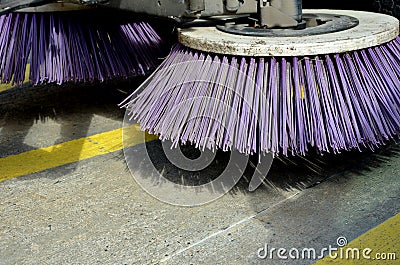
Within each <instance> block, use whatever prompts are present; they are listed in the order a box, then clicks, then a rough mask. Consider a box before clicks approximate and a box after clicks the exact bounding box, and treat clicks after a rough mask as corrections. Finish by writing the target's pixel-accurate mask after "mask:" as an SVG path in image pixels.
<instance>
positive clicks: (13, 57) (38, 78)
mask: <svg viewBox="0 0 400 265" xmlns="http://www.w3.org/2000/svg"><path fill="white" fill-rule="evenodd" d="M0 27H1V28H2V30H1V32H0V79H1V80H0V82H1V83H12V84H18V85H19V84H22V83H23V82H25V81H26V80H25V73H26V71H27V65H30V70H29V80H30V82H31V83H32V84H33V85H39V84H45V83H56V84H62V83H65V82H93V81H105V80H109V79H112V78H117V77H119V78H127V77H131V76H138V75H145V74H147V73H148V72H149V71H151V70H153V69H154V68H155V67H156V66H157V65H158V64H159V62H160V59H159V58H160V57H162V56H163V55H164V54H165V51H166V49H167V48H168V47H166V46H167V45H165V43H164V42H163V40H162V38H161V36H160V35H159V34H158V33H157V32H156V30H155V29H154V28H153V27H152V26H151V25H150V24H149V23H148V22H146V21H143V20H141V19H139V18H138V19H133V20H132V19H131V20H129V21H128V22H127V21H126V20H123V19H121V20H118V19H117V20H116V22H114V23H113V22H109V21H108V22H105V21H101V20H100V18H98V17H97V18H96V16H95V15H94V12H93V11H91V13H90V14H89V13H87V12H84V11H82V13H75V12H72V13H10V14H7V15H3V16H1V17H0Z"/></svg>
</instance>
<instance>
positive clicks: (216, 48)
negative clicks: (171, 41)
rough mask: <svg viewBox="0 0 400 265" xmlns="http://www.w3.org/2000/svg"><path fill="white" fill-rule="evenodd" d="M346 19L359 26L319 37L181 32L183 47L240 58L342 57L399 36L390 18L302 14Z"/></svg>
mask: <svg viewBox="0 0 400 265" xmlns="http://www.w3.org/2000/svg"><path fill="white" fill-rule="evenodd" d="M316 13H318V14H328V15H345V16H350V17H354V18H357V19H358V20H359V24H358V25H357V26H355V27H353V28H351V29H348V30H344V31H339V32H334V33H326V34H321V35H318V36H315V35H310V36H307V35H304V36H303V35H302V36H296V37H254V36H238V35H236V34H230V33H226V32H222V31H220V30H218V29H217V28H216V27H196V28H189V29H181V30H180V31H179V41H180V43H182V44H183V45H185V46H187V47H190V48H193V49H197V50H201V51H206V52H211V53H218V54H230V55H240V56H253V57H254V56H307V55H318V54H332V53H343V52H347V51H353V50H359V49H364V48H369V47H372V46H377V45H380V44H383V43H386V42H389V41H391V40H393V39H395V38H396V37H397V36H398V35H399V21H398V20H397V19H396V18H394V17H391V16H388V15H384V14H378V13H371V12H362V11H346V10H329V9H315V10H312V9H311V10H310V9H308V10H307V9H306V10H303V14H305V15H307V14H316Z"/></svg>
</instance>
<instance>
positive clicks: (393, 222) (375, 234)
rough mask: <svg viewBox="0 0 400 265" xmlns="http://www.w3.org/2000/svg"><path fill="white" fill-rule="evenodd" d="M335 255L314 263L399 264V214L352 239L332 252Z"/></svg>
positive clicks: (319, 264)
mask: <svg viewBox="0 0 400 265" xmlns="http://www.w3.org/2000/svg"><path fill="white" fill-rule="evenodd" d="M357 252H358V253H359V258H358V255H357ZM340 255H342V256H340ZM336 256H337V258H335V259H333V258H332V257H329V256H327V257H326V258H324V259H322V260H320V261H318V262H317V263H316V265H324V264H400V214H397V215H396V216H394V217H392V218H390V219H389V220H387V221H386V222H383V223H382V224H380V225H378V226H377V227H375V228H373V229H371V230H370V231H368V232H366V233H365V234H363V235H361V236H360V237H358V238H356V239H354V240H353V241H351V242H350V243H349V244H348V245H347V246H345V247H344V248H343V249H341V250H338V251H337V252H335V253H334V254H333V257H336ZM340 257H342V258H340ZM368 258H369V259H368Z"/></svg>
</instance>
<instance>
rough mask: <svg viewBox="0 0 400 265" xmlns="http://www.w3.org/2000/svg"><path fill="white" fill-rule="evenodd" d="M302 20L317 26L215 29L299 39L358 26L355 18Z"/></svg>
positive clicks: (319, 16)
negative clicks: (296, 28)
mask: <svg viewBox="0 0 400 265" xmlns="http://www.w3.org/2000/svg"><path fill="white" fill-rule="evenodd" d="M303 20H304V22H305V23H306V24H309V22H310V21H316V22H317V23H319V25H318V26H312V27H307V28H305V29H299V30H295V29H262V28H256V27H250V26H249V25H248V24H235V23H226V24H225V25H217V28H218V29H219V30H221V31H223V32H226V33H231V34H237V35H245V36H259V37H301V36H310V35H320V34H327V33H333V32H338V31H343V30H347V29H351V28H354V27H356V26H357V25H358V24H359V20H358V19H357V18H355V17H350V16H345V15H333V14H304V15H303Z"/></svg>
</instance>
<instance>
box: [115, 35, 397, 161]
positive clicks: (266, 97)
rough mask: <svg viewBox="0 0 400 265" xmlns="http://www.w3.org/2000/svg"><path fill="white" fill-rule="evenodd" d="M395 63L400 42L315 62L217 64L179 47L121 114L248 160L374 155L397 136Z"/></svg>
mask: <svg viewBox="0 0 400 265" xmlns="http://www.w3.org/2000/svg"><path fill="white" fill-rule="evenodd" d="M399 54H400V38H397V39H395V40H393V41H391V42H389V43H387V44H384V45H381V46H380V47H373V48H369V49H365V50H360V51H354V52H348V53H345V54H335V55H324V56H315V57H313V58H309V57H304V58H297V57H294V58H274V57H265V58H247V57H239V56H221V57H220V56H215V55H213V57H211V55H209V54H207V53H203V52H200V51H194V50H191V49H188V48H185V47H183V46H181V45H177V46H176V47H175V48H174V49H173V51H172V52H171V54H170V55H169V56H168V57H167V59H166V60H165V62H164V63H163V64H162V65H161V66H160V67H159V68H158V69H157V70H156V72H155V73H154V74H153V75H152V76H151V77H150V78H149V79H148V80H147V81H146V82H145V83H144V84H143V85H142V86H141V87H140V88H139V89H138V90H137V91H135V93H134V94H132V95H131V96H130V97H129V98H127V99H126V100H125V101H124V103H123V104H121V105H122V106H124V107H128V108H129V109H130V110H131V111H132V112H131V117H133V118H135V119H137V121H138V122H139V123H140V124H141V126H142V129H145V130H149V131H150V132H153V133H156V134H159V135H160V136H161V137H160V138H161V139H162V140H172V141H173V142H174V144H175V145H177V144H178V143H180V142H184V143H186V142H190V143H193V144H195V145H196V146H197V147H199V148H210V149H215V148H218V149H222V150H224V151H228V150H233V149H235V150H238V151H239V152H241V153H244V154H247V155H249V154H254V153H260V154H262V153H273V154H275V155H289V154H293V155H304V154H306V153H307V152H308V150H309V149H311V148H312V149H316V150H317V151H318V152H321V153H324V152H333V153H340V152H342V151H343V150H352V149H356V150H362V149H363V148H365V147H368V148H370V149H372V150H373V149H374V148H376V147H379V146H381V145H382V144H385V142H386V141H388V140H390V139H393V138H394V137H397V136H398V134H399V133H400V71H399V70H400V69H399V63H400V59H399ZM139 91H140V92H139Z"/></svg>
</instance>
